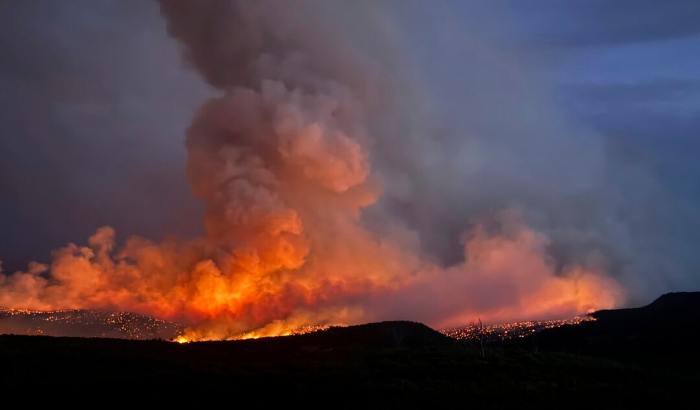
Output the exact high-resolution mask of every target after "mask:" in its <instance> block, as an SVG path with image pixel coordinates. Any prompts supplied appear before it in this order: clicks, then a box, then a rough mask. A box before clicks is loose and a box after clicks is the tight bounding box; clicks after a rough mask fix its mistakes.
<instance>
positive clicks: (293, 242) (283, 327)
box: [0, 0, 624, 342]
mask: <svg viewBox="0 0 700 410" xmlns="http://www.w3.org/2000/svg"><path fill="white" fill-rule="evenodd" d="M263 3H264V4H259V3H257V2H236V3H235V4H236V7H221V4H219V3H218V2H202V3H201V4H199V3H198V4H197V5H196V6H195V5H192V4H191V3H190V2H171V1H168V0H161V1H160V4H161V14H162V15H163V16H164V18H166V20H167V23H168V24H167V26H168V30H169V34H170V35H171V36H173V37H174V38H175V39H176V40H178V41H180V42H181V43H182V45H183V47H184V49H185V51H186V52H185V53H184V54H185V55H186V56H187V57H188V58H190V59H192V61H189V63H191V66H192V67H194V68H196V69H197V70H199V72H200V74H201V75H202V77H203V78H204V79H205V80H207V81H208V82H209V84H210V85H211V86H213V87H215V88H217V89H218V91H220V94H219V95H218V96H217V97H216V98H213V99H211V100H210V101H208V102H207V103H205V104H204V105H203V106H201V107H200V108H199V109H198V110H197V112H196V113H195V115H194V118H193V120H192V122H191V124H190V125H189V127H188V128H187V130H186V138H185V146H186V148H187V153H188V156H187V179H188V181H189V183H190V185H191V188H192V192H193V194H194V195H195V196H196V197H197V198H199V199H201V200H202V201H204V202H205V203H206V213H205V215H204V218H203V219H204V227H205V234H204V235H203V237H201V238H196V239H192V240H177V239H167V240H163V241H161V242H153V241H151V240H148V239H145V238H141V237H129V238H127V239H126V241H125V243H123V244H121V243H119V244H118V243H117V240H116V234H115V231H114V230H113V229H112V228H111V227H108V226H105V227H101V228H99V229H97V230H96V232H95V233H94V234H93V235H92V236H90V237H89V238H88V240H87V245H85V246H82V245H78V244H73V243H70V244H67V245H66V246H64V247H62V248H60V249H57V250H55V251H54V252H53V254H52V258H51V262H50V263H49V264H42V263H37V262H32V263H30V264H29V265H28V268H27V270H26V271H23V272H13V273H0V307H13V308H26V309H33V310H54V309H75V308H80V309H102V310H120V311H131V312H135V313H142V314H147V315H152V316H155V317H157V318H161V319H167V320H173V321H177V322H181V323H184V324H186V325H187V326H189V327H188V329H187V331H186V332H185V334H184V335H182V337H181V338H178V341H180V342H186V341H196V340H213V339H236V338H243V337H265V336H275V335H284V334H290V333H293V332H294V331H295V329H299V328H302V327H304V326H314V325H320V326H323V325H351V324H358V323H364V322H370V321H378V320H404V319H405V320H414V321H420V322H423V323H425V324H426V325H428V326H432V327H435V328H439V327H442V328H446V327H452V326H459V325H464V324H468V323H470V322H473V321H474V320H477V319H478V318H480V319H482V320H483V321H485V322H492V321H499V322H503V321H509V320H516V319H546V318H549V317H556V316H571V317H573V316H574V315H578V314H581V313H582V312H584V311H587V310H590V309H602V308H611V307H614V306H616V305H618V304H620V303H621V302H622V301H623V299H624V294H623V292H622V290H621V289H620V286H619V285H618V284H617V282H616V281H615V280H614V279H613V278H611V277H610V276H607V275H606V272H605V271H604V269H602V268H600V267H591V266H579V265H571V266H566V267H564V268H562V269H559V270H557V269H555V268H554V267H553V266H552V265H553V264H552V262H551V261H550V260H549V257H548V255H547V252H546V245H547V243H548V238H547V237H545V236H544V234H542V233H540V232H538V231H537V230H536V229H533V228H532V227H529V226H527V224H526V223H525V221H524V220H523V218H522V217H521V216H520V215H519V214H518V213H517V212H514V211H511V210H504V211H503V212H500V213H496V214H495V215H485V216H489V217H493V218H495V219H496V220H497V221H498V225H499V229H497V230H495V231H494V232H491V231H488V230H487V229H485V227H484V226H482V225H478V226H477V227H476V228H474V229H470V230H469V232H466V234H467V235H466V236H465V238H467V239H466V240H465V245H464V260H463V261H461V262H460V263H457V264H455V265H453V266H441V265H439V264H438V263H437V262H435V261H434V259H435V256H434V255H425V253H424V250H423V248H424V246H423V245H424V244H421V240H422V239H423V238H421V237H420V235H419V233H418V232H416V231H413V230H411V229H409V228H408V227H407V224H406V222H405V221H403V220H400V219H399V218H395V217H392V216H391V214H390V213H389V212H388V211H387V212H386V218H385V219H386V220H382V221H381V224H383V225H382V226H381V227H380V228H378V227H376V226H369V225H370V224H369V223H368V222H367V221H364V220H363V216H365V214H364V213H363V212H364V211H366V209H367V208H369V207H372V206H376V208H377V209H378V210H379V211H382V209H383V208H382V207H381V205H382V204H379V203H378V202H379V200H380V199H381V198H382V186H381V185H382V181H383V178H382V177H383V176H384V175H382V174H381V170H376V169H373V168H372V167H371V164H372V161H371V159H372V149H373V147H376V146H377V145H386V146H389V145H391V144H396V143H401V144H403V143H404V142H403V141H404V140H403V139H401V138H400V137H402V135H389V138H388V139H387V140H386V141H382V142H383V144H376V142H377V140H379V139H380V138H382V137H384V136H383V135H374V134H381V133H384V132H385V133H387V134H390V133H396V134H399V133H400V132H402V130H404V129H408V128H411V127H412V125H413V124H412V123H410V122H409V123H406V124H401V123H393V122H392V121H394V119H395V118H398V120H397V121H403V120H404V119H405V118H412V119H413V118H421V115H413V113H412V111H411V110H408V108H406V109H407V110H408V111H406V112H402V110H403V109H404V108H403V104H402V99H403V98H404V97H405V96H406V95H407V94H406V95H405V94H403V93H397V92H396V90H395V89H394V88H393V86H392V85H398V83H394V80H393V79H394V77H395V76H394V73H389V74H388V75H387V73H385V72H384V71H382V64H376V62H374V61H372V57H371V56H370V55H365V54H358V53H360V51H359V50H357V46H356V45H354V44H352V42H350V41H346V40H344V39H343V38H342V36H340V35H335V34H334V35H330V34H329V35H328V36H322V37H323V41H319V38H321V37H319V35H318V33H319V31H318V30H320V29H319V27H320V25H316V24H314V25H310V24H309V23H308V19H309V18H311V14H313V13H301V15H303V17H302V18H301V20H299V21H297V20H294V16H296V14H295V13H296V11H297V10H296V8H297V6H298V5H296V4H295V5H294V7H293V8H292V9H289V10H288V9H286V8H285V7H287V6H285V2H270V3H267V2H263ZM258 7H261V8H262V9H258ZM249 8H250V9H249ZM268 8H270V10H269V11H270V12H269V13H268V12H263V10H265V11H268ZM277 8H280V9H279V10H277ZM226 13H229V14H232V15H228V14H226ZM321 14H324V13H321ZM212 16H214V17H216V18H215V19H212V20H211V21H207V20H206V19H207V18H211V17H212ZM190 19H192V20H190ZM247 19H253V20H252V21H248V20H247ZM193 22H194V23H193ZM202 22H205V23H206V24H202ZM319 23H320V22H319ZM210 24H211V25H210ZM323 26H324V27H325V29H326V30H331V29H333V28H334V27H333V26H334V25H333V24H324V25H323ZM338 26H344V25H338ZM309 27H312V28H313V30H310V29H309ZM202 29H205V30H206V32H205V33H200V32H199V30H202ZM245 30H254V32H252V33H246V31H245ZM248 34H252V36H251V35H248ZM219 35H221V36H225V38H211V37H212V36H214V37H216V36H219ZM250 38H254V39H255V41H250ZM202 39H206V44H199V42H200V41H201V40H202ZM281 39H284V40H281ZM331 40H333V41H337V42H338V43H337V44H334V43H332V42H331ZM268 43H269V44H268ZM212 44H214V45H215V46H212ZM328 44H330V45H331V47H327V45H328ZM289 47H294V48H292V49H287V48H289ZM297 47H298V49H297ZM210 53H212V54H210ZM397 88H400V87H397ZM409 105H410V104H409ZM411 121H412V120H411ZM418 128H420V127H418ZM428 137H429V135H428V136H425V138H428ZM416 138H423V136H416ZM405 141H413V140H412V139H406V140H405ZM428 142H430V143H431V144H426V145H425V147H427V146H429V145H432V141H428ZM417 147H423V145H421V144H418V145H417ZM383 149H385V150H386V149H387V148H386V147H384V148H383ZM432 154H434V153H432ZM379 157H381V156H379ZM380 160H381V158H380ZM419 162H420V163H421V164H422V163H423V162H424V161H417V162H416V164H418V163H419ZM425 162H426V163H429V162H430V161H425ZM431 172H432V171H431ZM445 177H446V178H450V177H451V176H447V175H446V176H445ZM409 185H410V183H409ZM381 216H382V217H383V216H385V214H381ZM378 219H382V218H378ZM465 229H466V226H465Z"/></svg>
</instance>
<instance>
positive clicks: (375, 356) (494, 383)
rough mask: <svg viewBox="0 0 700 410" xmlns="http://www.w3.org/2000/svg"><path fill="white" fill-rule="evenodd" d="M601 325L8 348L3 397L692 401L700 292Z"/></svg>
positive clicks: (27, 400) (669, 404) (368, 402)
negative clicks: (496, 335) (464, 334)
mask: <svg viewBox="0 0 700 410" xmlns="http://www.w3.org/2000/svg"><path fill="white" fill-rule="evenodd" d="M596 317H597V319H598V320H596V321H591V322H585V323H583V324H581V325H576V326H573V325H572V326H569V325H567V326H563V327H561V328H556V329H549V330H545V331H542V332H539V333H537V334H535V335H533V336H530V337H528V338H521V339H516V340H506V341H502V342H489V343H486V344H485V345H484V346H483V348H482V345H481V343H480V342H479V341H478V340H471V341H466V340H456V339H452V338H449V337H447V336H445V335H443V334H442V333H439V332H437V331H435V330H433V329H430V328H428V327H427V326H424V325H422V324H420V323H414V322H405V321H397V322H381V323H370V324H366V325H359V326H351V327H347V328H330V329H328V330H325V331H320V332H316V333H311V334H305V335H298V336H288V337H277V338H264V339H257V340H242V341H221V342H195V343H187V344H178V343H173V342H169V341H165V340H125V339H107V338H77V337H51V336H20V335H0V388H2V391H3V392H4V393H5V394H4V397H6V398H10V397H14V398H17V397H20V398H21V401H20V402H18V403H20V404H23V405H30V404H39V403H43V402H46V403H50V404H53V405H59V404H68V405H74V406H86V405H99V406H105V405H109V407H113V406H117V405H118V406H123V405H129V406H132V405H134V406H138V407H142V406H143V405H150V404H156V405H159V406H178V407H182V406H185V407H190V406H198V407H204V406H217V407H218V406H222V407H225V408H241V407H246V408H249V407H251V406H253V407H263V408H267V407H269V405H282V406H285V407H294V408H297V407H300V406H301V408H309V407H312V408H329V409H332V408H386V409H405V408H441V407H443V408H444V407H446V406H450V407H454V406H458V407H459V408H464V409H467V408H473V409H500V408H503V409H515V408H531V409H532V408H537V409H547V408H562V409H566V408H593V409H625V408H638V407H639V406H642V405H644V406H645V407H648V406H649V405H653V406H657V405H658V406H663V408H673V407H676V406H682V407H678V408H687V407H688V404H686V403H693V402H694V401H695V400H696V393H697V392H698V391H699V390H700V389H699V387H700V368H699V367H698V366H699V365H700V353H699V349H700V346H699V345H698V340H699V339H698V337H699V336H700V292H698V293H674V294H667V295H663V296H662V297H661V298H659V299H658V300H657V301H655V302H654V303H652V304H650V305H649V306H646V307H642V308H637V309H623V310H617V311H603V312H598V313H597V314H596ZM6 403H9V402H8V401H6ZM8 408H9V407H8Z"/></svg>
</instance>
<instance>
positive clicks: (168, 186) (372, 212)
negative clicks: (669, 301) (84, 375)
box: [0, 0, 700, 337]
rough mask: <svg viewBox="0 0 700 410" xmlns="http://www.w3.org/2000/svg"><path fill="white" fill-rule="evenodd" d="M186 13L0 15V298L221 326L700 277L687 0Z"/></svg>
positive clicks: (419, 315)
mask: <svg viewBox="0 0 700 410" xmlns="http://www.w3.org/2000/svg"><path fill="white" fill-rule="evenodd" d="M194 3H197V2H182V1H177V0H172V1H171V0H162V1H142V0H69V1H60V2H59V1H51V0H30V1H21V2H20V1H15V2H11V1H5V2H2V3H0V10H1V11H2V12H1V13H0V51H1V55H2V56H3V58H2V60H0V90H2V92H1V93H0V124H2V137H0V198H2V200H1V201H0V261H2V265H0V266H1V268H2V271H1V273H0V305H8V304H12V305H15V306H17V307H24V306H27V307H29V306H32V307H38V308H53V307H89V308H98V307H100V308H101V307H109V308H120V309H131V310H138V311H140V312H142V313H151V314H156V315H160V316H162V317H166V318H177V319H182V320H186V321H187V320H188V321H189V322H191V323H192V324H193V326H194V327H195V328H197V327H196V326H197V325H200V324H201V323H202V321H204V322H206V326H203V327H201V326H200V328H199V329H205V330H201V331H200V333H199V337H214V336H212V335H220V334H225V335H227V336H230V335H231V334H234V333H236V332H242V331H249V330H252V329H255V328H260V327H264V326H268V329H272V328H271V327H270V326H272V325H275V324H280V323H282V322H288V323H289V325H290V326H291V324H292V323H302V322H304V321H307V322H308V321H316V322H329V323H330V322H340V321H343V320H344V321H347V322H353V321H367V320H378V319H399V318H403V317H398V316H405V318H407V319H412V320H419V321H423V322H425V323H427V324H429V325H432V326H448V325H457V324H459V323H460V321H461V322H464V323H467V322H468V321H469V320H474V319H475V318H476V317H481V318H491V319H492V320H493V321H496V320H507V319H517V318H522V317H526V318H527V316H533V315H534V316H538V317H530V318H533V319H537V318H539V317H542V318H544V316H556V315H557V314H563V313H565V312H566V313H569V312H570V311H572V309H573V310H575V309H580V308H584V307H590V308H607V307H622V306H639V305H642V304H646V303H649V302H650V301H651V300H653V299H654V298H655V297H657V296H658V295H660V294H661V293H664V292H670V291H697V290H698V289H699V288H700V253H698V252H697V249H698V248H699V246H700V211H698V209H700V207H699V205H700V161H698V160H697V158H698V154H700V138H699V135H700V120H699V118H700V115H698V114H700V53H698V52H697V50H700V25H698V24H697V22H698V21H700V3H699V2H697V1H693V0H687V1H683V0H676V1H674V0H669V1H665V2H660V1H651V0H617V1H605V0H533V1H527V2H523V1H517V0H496V1H489V2H485V1H467V0H453V1H444V2H438V1H399V0H396V1H389V0H387V1H369V0H368V1H358V2H342V1H338V2H336V1H316V2H314V1H306V0H304V1H300V2H298V3H296V2H276V1H270V2H262V5H261V6H260V7H257V6H251V4H250V3H249V4H246V2H242V3H241V4H240V5H239V4H238V2H235V1H233V2H225V1H211V2H209V1H202V2H199V3H197V4H194ZM193 4H194V5H193ZM107 226H108V227H110V228H102V227H107ZM261 232H264V233H261ZM114 235H116V236H114ZM89 237H90V238H91V239H88V238H89ZM132 237H133V238H136V239H135V240H134V241H132V242H131V243H129V244H127V239H128V238H132ZM69 244H75V245H69ZM70 246H73V247H72V248H71V247H70ZM83 247H89V248H91V250H90V251H89V252H88V251H85V249H87V248H83ZM122 249H124V250H123V251H122ZM121 252H123V253H121ZM185 254H186V255H189V256H188V257H187V258H185V257H184V256H182V255H185ZM144 255H148V256H144ZM173 255H177V256H173ZM66 258H74V259H75V258H77V259H79V260H78V261H77V263H78V264H77V265H73V263H76V260H73V259H71V260H70V261H67V259H66ZM175 259H177V260H175ZM185 259H186V260H185ZM154 260H157V261H158V262H153V261H154ZM34 261H36V262H39V263H40V264H46V266H45V267H38V265H37V264H32V263H30V262H34ZM203 261H208V262H207V263H210V264H211V266H204V265H203ZM81 264H82V265H81ZM127 265H128V266H127ZM349 265H357V268H356V269H357V270H353V269H354V268H349V267H348V266H349ZM154 266H155V267H154ZM203 266H204V267H203ZM338 266H342V268H337V267H338ZM206 269H213V271H215V272H216V273H215V274H214V273H211V272H212V271H209V270H206ZM335 269H338V273H333V274H331V273H328V272H331V271H334V270H335ZM78 271H79V272H89V273H84V274H82V273H81V274H74V273H72V272H78ZM205 271H206V272H207V273H201V272H205ZM243 271H245V272H248V273H251V275H252V276H254V277H255V279H254V280H253V279H251V280H250V281H248V280H247V279H246V280H243V279H241V278H242V277H243V276H242V274H241V273H240V272H243ZM341 271H342V272H341ZM183 272H185V273H183ZM294 272H296V273H294ZM294 275H296V276H294ZM184 276H186V277H187V279H186V280H183V282H180V278H182V277H184ZM135 277H138V278H139V280H140V282H141V283H146V282H148V283H149V285H148V286H146V285H144V286H143V288H141V287H137V286H136V285H134V283H133V278H135ZM113 278H118V279H113ZM127 278H132V279H131V280H132V282H130V281H129V280H130V279H127ZM174 278H178V279H174ZM201 278H207V279H206V280H204V279H201ZM263 282H264V284H263ZM86 283H89V285H86ZM192 283H194V284H192ZM271 283H274V284H271ZM168 287H169V288H168ZM174 288H177V289H179V290H178V292H180V291H181V293H178V294H177V295H174V294H172V293H171V291H170V289H174ZM244 288H245V289H253V292H256V294H261V295H262V294H264V295H265V296H264V297H262V296H261V298H262V299H257V298H256V299H254V300H250V301H247V302H245V303H243V302H241V303H242V304H241V306H243V307H232V306H233V304H232V302H231V301H230V300H227V301H225V302H222V304H221V305H220V306H219V305H217V306H212V305H209V304H205V303H204V302H203V300H204V299H206V298H204V297H203V295H204V294H205V293H206V292H205V291H203V290H202V289H210V290H212V291H215V293H216V292H224V293H228V294H233V293H236V294H238V293H237V292H243V291H242V290H241V289H244ZM155 289H157V292H156V293H158V297H151V296H146V294H148V295H150V294H151V293H150V292H153V291H154V290H155ZM183 289H184V290H183ZM187 292H190V293H187ZM192 292H194V293H192ZM98 294H99V295H102V296H100V297H95V296H91V295H98ZM596 294H598V295H600V294H604V297H602V298H601V299H596V298H595V297H594V295H596ZM183 295H184V296H183ZM579 297H580V298H579ZM237 298H238V299H236V300H237V301H242V300H243V299H245V298H244V297H243V296H237ZM192 300H194V301H195V302H194V307H191V306H186V305H187V304H188V301H192ZM217 300H218V299H217ZM536 304H541V306H539V307H533V306H535V305H536ZM222 306H226V307H222ZM237 306H238V305H237ZM256 306H265V307H266V308H265V309H264V308H262V307H261V308H260V309H257V308H255V307H256ZM212 312H215V313H212ZM318 312H324V313H322V314H319V313H318ZM203 318H204V319H203ZM222 322H226V324H225V325H222ZM231 323H234V324H231ZM221 326H223V327H224V328H225V330H224V331H223V333H221V332H219V333H217V331H215V330H213V329H220V328H221ZM273 327H274V326H273ZM270 331H272V332H274V329H272V330H270ZM195 333H196V332H195ZM195 333H193V337H196V336H194V335H195ZM206 335H209V336H206Z"/></svg>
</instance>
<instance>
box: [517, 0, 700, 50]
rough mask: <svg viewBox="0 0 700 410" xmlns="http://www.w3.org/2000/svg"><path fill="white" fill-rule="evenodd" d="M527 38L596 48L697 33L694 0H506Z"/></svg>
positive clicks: (699, 8)
mask: <svg viewBox="0 0 700 410" xmlns="http://www.w3.org/2000/svg"><path fill="white" fill-rule="evenodd" d="M505 3H506V4H507V7H508V8H509V9H511V10H512V12H513V15H514V16H513V18H514V19H515V20H516V21H517V22H516V24H518V23H521V24H522V27H523V28H524V30H523V32H522V35H523V36H524V38H525V39H527V41H532V42H535V43H539V44H545V45H552V46H596V45H612V44H625V43H637V42H650V41H661V40H669V39H674V38H681V37H691V36H697V35H698V34H700V25H699V24H698V21H700V2H697V1H694V0H668V1H659V0H612V1H609V0H535V1H512V0H505Z"/></svg>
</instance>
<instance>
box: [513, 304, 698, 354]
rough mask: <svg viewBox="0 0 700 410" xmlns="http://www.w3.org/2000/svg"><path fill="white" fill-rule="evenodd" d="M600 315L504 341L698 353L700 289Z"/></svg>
mask: <svg viewBox="0 0 700 410" xmlns="http://www.w3.org/2000/svg"><path fill="white" fill-rule="evenodd" d="M590 315H591V316H593V317H594V318H595V319H596V320H594V321H586V322H583V323H581V324H578V325H575V326H574V325H566V326H562V327H559V328H554V329H546V330H543V331H541V332H539V333H536V334H534V335H532V336H529V337H527V338H523V339H519V340H511V341H504V342H503V344H502V346H504V347H514V346H521V347H523V346H529V345H537V346H538V347H539V348H543V349H549V350H559V351H575V352H579V353H585V354H596V355H606V356H615V357H623V356H630V355H637V354H640V353H644V354H645V355H654V356H658V355H671V356H673V357H682V356H685V357H687V356H688V355H694V356H697V355H698V353H696V351H697V345H698V343H699V342H700V292H675V293H667V294H664V295H661V296H660V297H659V298H657V299H656V300H654V301H653V302H652V303H650V304H648V305H646V306H641V307H636V308H626V309H609V310H600V311H597V312H593V313H591V314H590Z"/></svg>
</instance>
